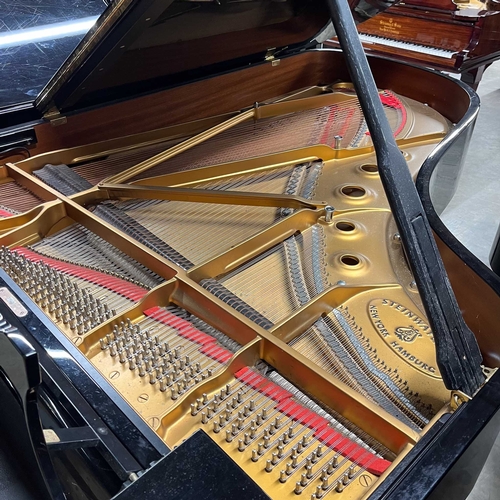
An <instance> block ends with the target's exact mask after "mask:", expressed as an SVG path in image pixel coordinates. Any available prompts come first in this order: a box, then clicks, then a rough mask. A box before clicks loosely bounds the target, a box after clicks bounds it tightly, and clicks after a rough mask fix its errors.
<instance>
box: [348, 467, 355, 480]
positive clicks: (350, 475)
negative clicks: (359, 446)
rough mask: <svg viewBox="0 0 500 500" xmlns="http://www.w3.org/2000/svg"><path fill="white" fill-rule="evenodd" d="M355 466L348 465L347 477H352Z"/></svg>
mask: <svg viewBox="0 0 500 500" xmlns="http://www.w3.org/2000/svg"><path fill="white" fill-rule="evenodd" d="M355 469H356V467H355V466H354V465H351V466H350V467H349V469H348V470H347V477H348V478H349V479H352V477H353V476H354V471H355Z"/></svg>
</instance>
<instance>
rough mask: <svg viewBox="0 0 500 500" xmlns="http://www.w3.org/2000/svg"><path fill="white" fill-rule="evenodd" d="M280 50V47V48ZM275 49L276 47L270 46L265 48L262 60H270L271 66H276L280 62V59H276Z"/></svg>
mask: <svg viewBox="0 0 500 500" xmlns="http://www.w3.org/2000/svg"><path fill="white" fill-rule="evenodd" d="M280 50H281V49H280ZM276 53H277V49H276V47H272V48H271V49H267V52H266V56H265V58H264V60H266V61H268V62H271V66H273V67H274V66H278V65H279V63H280V62H281V61H280V59H276Z"/></svg>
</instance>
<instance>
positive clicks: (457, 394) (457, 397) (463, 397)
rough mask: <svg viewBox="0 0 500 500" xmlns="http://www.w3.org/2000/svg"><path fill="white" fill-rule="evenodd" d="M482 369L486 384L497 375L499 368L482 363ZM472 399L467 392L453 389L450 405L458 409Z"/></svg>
mask: <svg viewBox="0 0 500 500" xmlns="http://www.w3.org/2000/svg"><path fill="white" fill-rule="evenodd" d="M481 370H482V372H483V375H484V383H483V385H484V384H486V383H488V382H489V380H490V378H491V377H493V375H495V373H496V372H497V370H498V368H489V367H487V366H484V365H481ZM471 399H472V398H471V397H469V396H467V394H464V393H463V392H461V391H451V401H450V406H451V408H452V409H453V410H456V409H457V408H458V407H459V406H460V405H461V404H463V403H467V401H470V400H471Z"/></svg>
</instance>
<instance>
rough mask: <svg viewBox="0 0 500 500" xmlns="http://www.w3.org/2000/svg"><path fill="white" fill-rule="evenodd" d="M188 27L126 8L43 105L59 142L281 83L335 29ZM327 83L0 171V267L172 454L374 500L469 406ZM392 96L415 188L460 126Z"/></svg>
mask: <svg viewBox="0 0 500 500" xmlns="http://www.w3.org/2000/svg"><path fill="white" fill-rule="evenodd" d="M166 7H167V6H166V5H165V2H138V1H135V2H129V1H126V0H123V1H117V2H113V4H112V5H111V6H110V8H109V9H108V11H107V12H106V13H105V15H104V16H103V18H102V19H101V20H100V21H99V23H98V24H97V25H96V27H95V29H94V31H93V32H92V33H90V34H89V35H88V36H87V37H86V38H85V39H84V40H83V41H82V43H81V44H80V46H79V48H78V49H77V51H76V52H75V53H74V54H73V55H72V56H71V57H70V58H69V59H68V61H67V63H66V64H65V65H64V66H63V67H62V68H61V70H60V72H59V73H58V74H57V75H56V76H55V78H54V79H53V81H52V82H51V83H50V84H49V85H48V87H47V88H46V89H45V91H43V92H42V93H41V95H40V97H39V99H38V101H37V106H38V107H39V109H40V110H42V111H43V112H44V113H46V114H47V117H48V118H51V119H53V120H55V122H54V124H55V125H57V123H58V122H57V120H60V119H61V115H63V114H66V113H67V114H70V113H73V112H79V111H81V110H82V109H83V108H86V107H89V106H100V105H103V104H104V103H106V102H108V101H110V100H120V99H124V98H125V96H127V95H132V94H133V95H137V94H140V93H144V92H153V91H156V90H158V89H160V88H165V87H171V86H174V85H179V84H182V83H185V82H189V81H192V80H194V79H197V78H201V77H203V76H205V77H206V76H210V75H213V74H215V73H219V72H227V71H230V70H235V69H236V68H239V67H242V66H245V65H249V64H252V63H255V64H258V63H261V62H263V61H264V60H266V58H267V60H268V63H270V64H271V65H272V64H273V60H275V58H276V57H277V55H278V54H282V55H285V54H288V55H290V54H293V52H294V50H302V49H303V48H304V47H306V46H307V42H304V40H306V41H310V40H314V35H315V33H316V32H317V31H319V29H320V28H321V27H322V25H323V24H324V22H323V21H326V16H324V15H323V14H324V13H322V12H321V9H320V8H319V7H318V5H316V3H315V2H309V3H303V2H300V3H299V2H297V4H296V3H295V2H228V3H222V4H212V3H211V2H207V3H204V2H201V3H197V4H196V7H193V4H192V2H173V3H172V4H169V6H168V8H166ZM217 9H219V11H217ZM220 9H222V11H220ZM212 11H217V12H219V15H220V12H222V14H223V15H222V16H221V17H219V15H215V14H214V13H213V12H212ZM200 14H203V15H200ZM264 14H266V16H264ZM302 14H304V15H302ZM207 19H217V20H219V21H220V19H223V20H224V22H221V23H213V24H211V23H209V22H208V21H207ZM228 19H229V20H230V21H231V22H229V21H228ZM262 19H264V20H265V22H262ZM179 20H180V21H185V22H187V23H188V24H189V23H192V26H193V27H196V28H197V29H198V30H199V31H189V30H182V29H181V28H182V27H183V26H184V25H183V24H182V23H181V22H180V21H179ZM270 20H272V21H270ZM140 22H143V23H145V25H147V26H150V27H149V28H147V29H146V30H144V29H142V28H141V27H140ZM221 27H222V28H223V30H222V32H221V31H220V29H221ZM237 40H239V42H240V43H239V44H238V43H233V42H236V41H237ZM278 40H279V42H280V43H279V44H278V43H276V42H277V41H278ZM188 53H189V54H191V55H192V59H188V58H186V54H188ZM167 55H168V58H167V59H166V56H167ZM160 62H161V64H160ZM277 64H279V62H277ZM317 83H319V82H317ZM322 83H324V84H323V85H321V86H319V85H313V86H310V87H307V88H305V89H296V90H295V91H294V92H292V93H291V94H288V95H284V96H274V97H273V98H272V99H269V100H268V101H267V102H264V103H254V102H248V103H247V107H246V108H245V109H243V110H233V112H232V113H226V114H221V113H220V112H218V108H217V104H214V107H213V109H214V112H213V116H211V117H208V118H204V119H200V120H197V121H193V122H190V123H184V124H178V125H174V126H171V127H168V128H164V129H161V130H156V131H150V132H144V133H141V134H137V135H132V136H128V137H123V138H116V139H113V140H108V141H104V142H100V143H95V144H85V140H84V138H82V140H81V144H82V145H81V146H78V147H74V148H69V149H63V150H60V151H54V152H48V153H45V154H42V155H38V156H34V157H33V158H29V159H27V160H25V161H22V162H19V163H18V164H9V165H7V166H6V167H2V169H1V170H0V174H1V176H0V200H1V202H0V203H1V205H2V206H1V207H0V247H1V250H0V266H1V267H2V269H3V270H4V271H5V272H6V273H7V274H8V276H9V277H10V279H12V280H13V282H14V283H15V284H16V285H17V286H19V287H20V288H21V289H22V290H23V291H24V292H25V293H26V294H27V295H28V296H29V297H30V298H31V300H32V302H33V304H34V306H33V307H38V308H40V310H41V311H43V313H44V315H45V316H46V317H47V318H49V319H50V321H51V322H52V323H53V325H54V326H55V327H56V328H57V329H58V332H57V333H58V335H59V334H60V335H61V336H64V338H66V339H69V340H70V341H71V342H72V343H73V344H74V346H76V348H77V349H78V351H79V355H83V356H84V358H85V362H86V363H88V366H91V367H92V368H93V369H97V370H98V372H99V373H100V376H102V377H104V379H105V380H106V381H107V383H109V384H110V386H111V387H112V388H113V391H116V392H115V393H114V394H115V395H116V394H118V395H119V396H120V397H121V398H123V400H124V401H126V402H127V404H128V405H129V406H130V407H131V408H132V409H133V410H134V411H135V412H137V414H138V415H140V417H141V418H142V419H143V420H144V421H145V422H146V423H147V424H148V425H149V426H150V428H151V429H153V430H154V431H155V432H156V433H157V435H158V436H159V437H160V438H161V439H162V440H163V441H164V442H165V443H166V444H167V445H168V446H169V448H171V449H173V448H177V447H179V448H180V447H182V446H183V443H184V442H185V441H186V440H189V439H190V437H191V436H193V434H194V433H196V432H197V431H201V432H204V433H206V434H207V435H208V436H209V438H210V439H211V440H212V442H213V443H215V445H216V446H217V447H218V448H220V449H222V450H223V451H224V452H225V453H227V454H228V455H229V456H230V458H231V459H232V460H233V461H234V462H235V463H236V464H237V465H238V466H239V467H241V469H242V470H243V471H244V472H245V473H246V474H247V475H248V476H249V477H250V478H252V479H253V480H254V481H255V482H256V483H257V484H258V485H259V486H260V487H261V488H262V490H263V491H264V492H265V494H267V495H268V496H269V497H271V498H274V499H277V500H278V499H285V498H290V499H291V498H296V497H297V495H301V496H302V497H303V498H313V499H319V498H324V497H326V498H333V497H335V496H337V495H339V494H342V497H343V498H345V499H361V498H366V497H367V496H368V495H369V494H370V493H371V492H373V491H374V489H375V488H376V487H377V486H379V485H380V484H381V482H382V480H383V478H385V477H387V475H388V474H389V473H390V472H391V470H393V469H394V468H395V467H396V465H397V464H398V463H399V462H400V461H401V460H402V459H403V457H404V456H405V455H406V454H407V453H408V452H409V451H410V450H411V449H412V448H413V447H414V446H415V445H416V444H417V443H418V442H419V441H420V440H421V439H422V437H423V436H424V435H425V433H426V432H427V431H428V430H429V429H430V428H431V427H432V425H433V424H434V423H435V422H436V421H437V420H438V419H439V418H441V417H442V416H443V415H445V414H447V413H452V412H453V411H454V410H455V409H456V407H457V405H458V404H459V403H461V402H462V401H464V400H466V399H467V398H465V396H463V395H460V394H451V393H450V391H449V390H447V389H446V388H445V386H444V384H443V381H442V379H441V376H440V373H439V369H438V367H437V363H436V355H435V343H434V337H433V332H432V331H431V329H430V327H429V325H428V320H427V318H426V316H425V313H424V311H423V306H422V303H421V300H420V297H419V293H418V290H417V287H416V285H415V281H414V279H413V277H412V275H411V272H410V270H409V266H408V263H407V260H406V256H405V253H404V250H403V248H402V245H401V241H400V237H399V234H398V232H397V229H396V225H395V223H394V220H393V217H392V214H391V212H390V209H389V206H388V202H387V199H386V197H385V194H384V190H383V187H382V184H381V182H380V178H379V174H378V167H377V164H376V161H375V155H374V152H373V147H372V142H371V137H370V134H369V132H368V130H367V126H366V121H365V119H364V117H363V114H362V112H361V109H360V106H359V102H358V100H357V97H356V94H355V92H354V91H353V88H352V85H351V84H350V83H349V82H346V81H332V82H322ZM231 91H232V89H225V88H221V92H220V99H221V100H223V99H224V94H225V93H227V92H231ZM192 98H193V99H203V96H198V95H196V96H192ZM380 98H381V101H382V103H383V105H384V110H385V113H386V115H387V117H388V119H389V122H390V124H391V126H392V130H393V133H394V135H395V137H396V139H397V141H398V146H399V147H400V148H401V154H403V155H404V157H405V159H406V160H407V163H408V167H409V168H410V170H411V172H412V175H413V176H414V177H415V176H416V175H417V173H418V171H419V169H420V167H421V165H422V164H423V162H424V160H425V159H426V158H427V157H428V155H429V154H430V153H431V152H432V151H433V150H434V149H435V148H436V147H437V146H438V144H440V143H441V141H442V140H443V139H444V138H446V137H447V135H448V134H449V132H450V131H452V130H453V125H452V123H451V122H450V121H449V120H448V119H446V118H445V117H444V116H443V115H441V114H440V113H438V112H437V111H436V110H434V109H433V108H432V107H431V106H428V105H427V104H426V103H423V102H419V101H417V100H415V99H413V98H411V97H409V96H405V95H400V94H399V93H398V92H395V91H394V90H393V89H383V88H381V89H380ZM150 111H151V110H150ZM151 112H153V111H151ZM464 112H465V111H464ZM35 304H36V306H35ZM462 398H464V399H462Z"/></svg>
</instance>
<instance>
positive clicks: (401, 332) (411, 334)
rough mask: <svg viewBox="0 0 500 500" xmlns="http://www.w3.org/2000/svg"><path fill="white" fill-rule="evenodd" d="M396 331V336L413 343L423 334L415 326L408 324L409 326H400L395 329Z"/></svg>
mask: <svg viewBox="0 0 500 500" xmlns="http://www.w3.org/2000/svg"><path fill="white" fill-rule="evenodd" d="M394 333H395V334H396V337H397V338H398V339H399V340H402V341H403V342H408V343H411V342H413V341H414V340H416V339H417V338H418V337H421V336H422V334H421V333H420V332H419V331H418V330H417V329H416V328H413V326H408V327H404V326H398V327H397V328H396V329H395V330H394Z"/></svg>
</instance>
